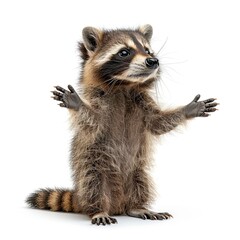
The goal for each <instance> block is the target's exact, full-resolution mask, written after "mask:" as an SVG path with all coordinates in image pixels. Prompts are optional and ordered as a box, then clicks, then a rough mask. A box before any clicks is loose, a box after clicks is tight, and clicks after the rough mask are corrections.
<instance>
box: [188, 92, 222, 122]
mask: <svg viewBox="0 0 240 240" xmlns="http://www.w3.org/2000/svg"><path fill="white" fill-rule="evenodd" d="M199 99H200V94H198V95H197V96H196V97H195V98H194V99H193V101H192V102H190V103H189V104H188V105H186V106H185V107H184V108H183V111H184V114H185V117H186V118H193V117H208V116H209V115H210V114H209V113H210V112H215V111H216V110H218V109H217V108H215V107H216V106H217V105H218V103H216V102H214V101H215V100H216V98H209V99H207V100H204V101H199V102H198V100H199Z"/></svg>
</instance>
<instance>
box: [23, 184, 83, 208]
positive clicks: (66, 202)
mask: <svg viewBox="0 0 240 240" xmlns="http://www.w3.org/2000/svg"><path fill="white" fill-rule="evenodd" d="M26 203H27V204H28V205H29V206H30V207H32V208H38V209H48V210H51V211H63V212H76V213H79V212H80V209H79V204H78V202H77V198H76V194H75V192H74V191H73V190H67V189H49V188H47V189H40V190H38V191H36V192H34V193H32V194H31V195H30V196H29V197H28V198H27V199H26Z"/></svg>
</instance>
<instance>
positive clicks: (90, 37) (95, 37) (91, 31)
mask: <svg viewBox="0 0 240 240" xmlns="http://www.w3.org/2000/svg"><path fill="white" fill-rule="evenodd" d="M101 35H102V32H101V30H99V29H97V28H93V27H85V28H84V29H83V30H82V37H83V44H84V46H85V47H86V49H87V50H88V51H90V52H94V51H95V50H96V48H97V47H98V46H99V43H100V39H101Z"/></svg>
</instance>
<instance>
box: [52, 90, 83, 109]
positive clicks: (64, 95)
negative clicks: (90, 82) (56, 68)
mask: <svg viewBox="0 0 240 240" xmlns="http://www.w3.org/2000/svg"><path fill="white" fill-rule="evenodd" d="M55 88H56V89H57V90H58V91H52V93H53V99H54V100H57V101H61V103H60V104H59V106H60V107H66V108H69V109H73V110H75V111H78V110H79V108H80V105H81V99H80V97H79V96H78V94H77V92H76V91H75V89H74V88H73V87H72V86H71V85H68V89H69V90H70V91H68V90H66V89H64V88H62V87H60V86H56V87H55Z"/></svg>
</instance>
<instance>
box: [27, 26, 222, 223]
mask: <svg viewBox="0 0 240 240" xmlns="http://www.w3.org/2000/svg"><path fill="white" fill-rule="evenodd" d="M152 34H153V29H152V27H151V26H150V25H144V26H141V27H139V28H137V29H133V30H132V29H118V30H101V29H97V28H94V27H86V28H84V29H83V31H82V39H83V41H82V42H80V43H79V50H80V54H81V58H82V73H81V76H80V79H79V89H78V91H76V90H75V89H74V88H73V87H72V86H71V85H68V90H66V89H64V88H62V87H60V86H56V87H55V90H54V91H52V93H53V96H52V97H53V99H54V100H57V101H59V102H60V104H59V105H60V106H61V107H63V108H67V109H69V113H70V119H71V125H72V128H73V132H74V135H73V139H72V143H71V155H70V163H71V168H72V178H73V183H74V187H73V189H72V190H68V189H40V190H38V191H36V192H35V193H33V194H31V195H30V196H29V197H28V198H27V200H26V201H27V203H28V204H29V205H30V206H31V207H34V208H39V209H49V210H52V211H65V212H75V213H83V214H87V215H88V216H89V217H90V218H91V222H92V223H93V224H97V225H106V224H114V223H117V220H116V219H115V218H114V217H113V216H114V215H123V214H124V215H128V216H131V217H137V218H142V219H151V220H163V219H169V218H171V217H172V216H171V215H170V214H169V213H167V212H153V211H151V210H149V208H150V205H151V203H152V201H153V199H154V188H153V184H152V181H151V178H150V176H149V169H150V165H151V152H152V145H153V144H152V140H153V139H154V137H155V136H160V135H162V134H165V133H167V132H169V131H172V130H173V129H175V128H176V127H177V126H178V125H180V124H183V123H185V122H186V121H187V120H189V119H192V118H195V117H208V116H209V113H211V112H215V111H216V110H217V109H216V106H217V104H218V103H216V102H215V100H216V99H215V98H209V99H207V100H204V101H199V99H200V95H197V96H196V97H195V98H194V99H193V101H192V102H190V103H189V104H187V105H186V106H182V107H178V108H176V109H174V110H168V111H163V110H162V109H161V108H160V107H159V106H158V105H157V104H156V103H155V101H154V100H153V98H152V97H151V96H150V90H151V89H152V88H153V86H154V84H155V83H156V81H157V80H158V79H159V75H160V72H161V68H160V64H159V60H158V58H157V57H156V55H155V53H154V52H153V50H152V48H151V46H150V40H151V38H152Z"/></svg>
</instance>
